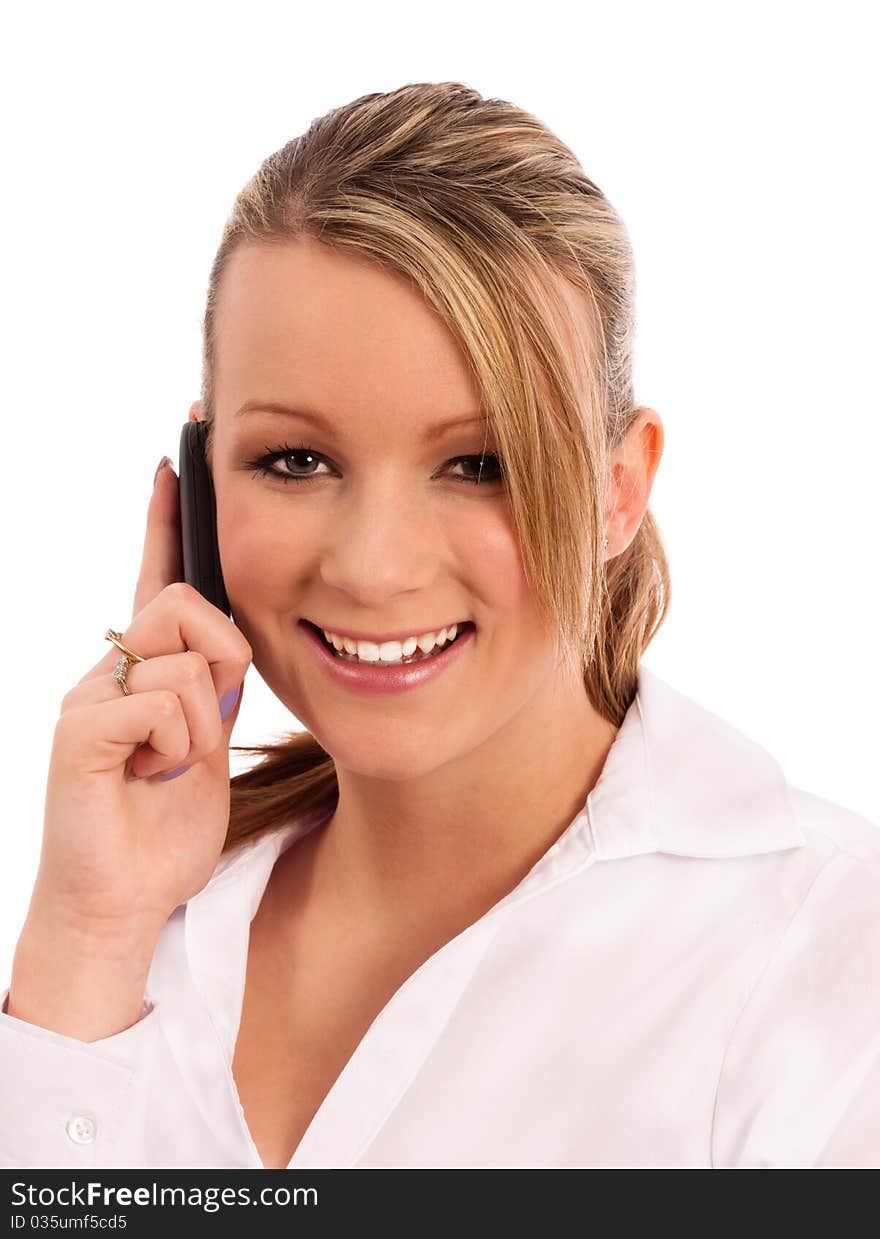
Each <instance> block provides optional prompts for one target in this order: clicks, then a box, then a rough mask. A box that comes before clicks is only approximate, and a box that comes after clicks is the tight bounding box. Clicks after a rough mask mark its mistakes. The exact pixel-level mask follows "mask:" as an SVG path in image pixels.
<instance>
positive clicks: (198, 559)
mask: <svg viewBox="0 0 880 1239" xmlns="http://www.w3.org/2000/svg"><path fill="white" fill-rule="evenodd" d="M206 437H207V426H206V424H205V423H204V422H191V421H186V422H184V423H183V430H182V431H181V435H180V468H179V471H178V477H179V486H180V536H181V543H182V550H183V579H184V580H185V581H186V583H187V585H192V586H193V587H194V588H195V589H197V590H198V591H199V593H200V594H201V595H202V597H203V598H207V600H208V602H212V603H213V604H214V606H215V607H219V608H220V610H221V611H223V612H224V613H225V614H226V615H228V616H229V617H230V619H231V618H232V608H231V607H230V605H229V599H228V598H227V596H226V586H225V584H224V583H223V569H222V568H221V566H220V547H219V546H218V543H217V502H216V498H215V495H214V483H213V481H212V480H211V471H210V470H209V468H208V462H207V460H206V459H205V439H206Z"/></svg>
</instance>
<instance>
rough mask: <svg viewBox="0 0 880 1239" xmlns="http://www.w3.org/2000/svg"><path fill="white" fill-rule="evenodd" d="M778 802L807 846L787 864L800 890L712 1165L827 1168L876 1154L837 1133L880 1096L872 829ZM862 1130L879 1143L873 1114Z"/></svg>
mask: <svg viewBox="0 0 880 1239" xmlns="http://www.w3.org/2000/svg"><path fill="white" fill-rule="evenodd" d="M787 792H788V796H789V800H790V803H791V808H792V810H793V812H794V814H795V816H796V819H797V823H798V826H799V828H800V830H801V832H802V834H803V837H804V844H803V845H802V846H801V847H800V848H796V849H794V850H792V851H791V852H789V853H788V857H789V863H790V864H793V865H796V866H799V873H800V877H801V878H802V882H800V883H798V886H799V889H798V897H797V899H796V900H792V901H791V905H790V906H789V908H788V910H787V916H786V919H785V920H784V921H783V923H781V924H780V925H778V926H777V929H776V932H775V934H774V941H773V943H772V946H771V950H770V952H769V955H768V957H767V958H766V960H765V961H764V963H763V965H762V967H761V968H760V970H759V972H758V974H757V976H756V978H755V980H754V984H753V986H752V988H751V990H750V992H749V994H748V995H747V997H746V1000H745V1003H744V1005H743V1006H742V1007H741V1008H740V1010H739V1013H738V1015H737V1018H736V1020H735V1023H734V1025H733V1027H732V1030H731V1034H730V1038H729V1041H728V1044H727V1048H726V1051H725V1055H724V1059H723V1063H722V1068H721V1072H720V1078H719V1082H718V1092H717V1097H716V1110H715V1118H714V1123H713V1164H714V1165H721V1166H738V1167H760V1166H770V1167H812V1166H817V1165H834V1164H836V1162H835V1161H834V1160H833V1158H834V1157H836V1156H837V1151H836V1148H835V1143H834V1142H835V1141H839V1142H840V1144H839V1146H837V1147H839V1149H840V1150H841V1155H842V1151H843V1149H844V1147H845V1148H846V1150H847V1152H846V1156H848V1157H860V1158H865V1157H870V1156H876V1155H877V1154H876V1148H877V1147H880V1146H876V1144H875V1152H874V1154H872V1153H871V1152H870V1149H869V1146H868V1145H866V1144H864V1141H862V1145H863V1146H864V1147H858V1142H859V1139H861V1137H857V1136H856V1135H855V1132H856V1128H855V1126H851V1127H847V1126H846V1124H847V1123H851V1124H855V1122H856V1119H855V1118H852V1119H850V1118H847V1117H846V1116H847V1115H856V1114H857V1112H858V1107H859V1105H860V1101H859V1099H860V1098H864V1096H865V1091H866V1090H870V1089H872V1088H873V1089H874V1090H875V1096H876V1095H878V1093H880V986H878V985H877V980H876V979H877V975H878V972H880V828H878V827H877V826H876V825H875V824H874V823H873V822H872V821H871V820H870V819H868V818H865V817H863V816H862V815H861V814H859V813H855V812H853V811H852V810H850V809H846V808H844V807H843V806H842V805H839V804H835V803H834V802H832V801H829V800H826V799H825V798H824V797H821V796H818V795H815V794H813V793H810V792H806V791H804V790H803V789H801V788H796V787H791V786H789V787H788V788H787ZM871 1081H875V1083H874V1084H871ZM878 1099H880V1097H878ZM861 1130H862V1128H861V1127H860V1128H859V1131H861ZM868 1130H869V1131H870V1140H872V1141H874V1142H876V1141H877V1140H880V1110H878V1112H877V1113H876V1115H875V1117H874V1119H873V1120H872V1123H871V1125H870V1127H869V1129H868ZM858 1164H862V1163H861V1162H859V1163H858ZM865 1164H867V1163H865ZM872 1164H873V1163H872Z"/></svg>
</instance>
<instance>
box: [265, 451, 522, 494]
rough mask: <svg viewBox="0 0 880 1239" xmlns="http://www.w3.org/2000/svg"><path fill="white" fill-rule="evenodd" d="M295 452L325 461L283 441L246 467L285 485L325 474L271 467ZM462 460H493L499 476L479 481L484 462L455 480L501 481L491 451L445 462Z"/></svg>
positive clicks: (471, 482)
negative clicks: (476, 472)
mask: <svg viewBox="0 0 880 1239" xmlns="http://www.w3.org/2000/svg"><path fill="white" fill-rule="evenodd" d="M297 452H306V453H308V455H310V456H313V457H315V459H317V460H319V461H321V462H323V463H324V464H326V463H327V460H326V457H324V456H323V455H322V454H321V453H320V452H316V451H315V450H314V448H311V447H309V446H308V445H307V444H305V443H301V444H297V445H295V446H294V447H290V446H289V445H288V444H286V443H285V444H284V446H283V447H278V448H274V449H273V448H270V447H268V446H267V447H266V455H265V456H257V457H255V458H254V459H253V460H248V461H246V462H245V464H246V467H247V468H248V469H251V470H252V471H253V472H254V473H260V474H262V475H264V476H266V477H271V478H277V479H279V480H280V481H282V482H283V483H284V484H285V486H286V485H287V483H288V482H296V483H300V482H312V481H314V480H315V479H316V478H318V477H326V476H327V475H326V474H320V473H317V474H316V473H303V474H295V473H279V472H278V470H277V469H273V468H272V465H273V464H274V463H275V461H276V460H282V459H283V458H284V457H285V456H293V455H295V454H296V453H297ZM462 460H468V461H483V462H485V461H494V462H495V467H497V469H498V470H499V472H500V473H501V476H499V477H497V478H492V477H490V478H489V479H488V480H487V481H483V482H481V481H480V480H479V479H480V477H481V476H482V473H483V471H484V469H485V464H484V467H483V469H480V472H479V475H478V477H476V478H462V477H459V478H456V479H455V480H456V481H457V482H463V483H464V484H465V485H466V486H473V487H477V486H487V485H489V484H491V483H493V482H494V483H496V484H497V483H500V482H502V481H503V471H502V470H501V462H500V460H499V458H498V456H496V455H495V454H494V453H493V452H484V453H482V454H481V455H477V456H453V457H452V459H451V460H449V461H447V464H450V465H455V464H458V463H459V461H462Z"/></svg>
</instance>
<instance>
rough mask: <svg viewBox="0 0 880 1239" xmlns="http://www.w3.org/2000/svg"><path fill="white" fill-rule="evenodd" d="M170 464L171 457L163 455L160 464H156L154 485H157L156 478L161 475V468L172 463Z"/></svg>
mask: <svg viewBox="0 0 880 1239" xmlns="http://www.w3.org/2000/svg"><path fill="white" fill-rule="evenodd" d="M170 464H171V457H170V456H163V457H162V459H161V460H160V461H159V463H158V465H156V472H155V473H154V474H153V485H154V486H155V485H156V478H157V477H158V476H159V473H160V472H161V470H162V469H164V468H165V466H166V465H170Z"/></svg>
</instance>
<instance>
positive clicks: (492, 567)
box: [457, 512, 533, 620]
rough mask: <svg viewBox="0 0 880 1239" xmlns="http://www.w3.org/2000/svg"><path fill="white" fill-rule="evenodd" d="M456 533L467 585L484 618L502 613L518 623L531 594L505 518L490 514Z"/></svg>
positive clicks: (523, 565) (509, 524)
mask: <svg viewBox="0 0 880 1239" xmlns="http://www.w3.org/2000/svg"><path fill="white" fill-rule="evenodd" d="M460 532H461V536H460V537H459V539H458V542H457V545H458V546H459V547H460V548H461V550H462V557H463V559H464V560H466V562H467V565H468V574H467V575H468V582H469V584H470V585H471V587H472V588H474V589H475V590H477V591H478V594H479V598H480V601H481V602H482V603H483V605H484V606H485V608H486V611H487V619H490V618H492V617H493V615H501V614H505V613H506V614H508V615H512V616H513V615H515V616H516V617H517V619H518V620H521V619H522V618H523V617H524V615H525V613H526V612H528V610H529V609H530V607H531V606H532V605H533V595H532V590H531V587H530V585H529V581H528V577H527V576H526V570H525V564H524V562H523V558H522V552H521V550H520V547H519V542H518V541H517V538H516V533H515V531H514V528H513V523H512V521H511V519H510V517H509V515H508V514H507V513H506V512H505V513H501V512H499V513H497V514H493V515H492V516H491V517H489V518H486V519H483V520H482V521H474V522H473V523H472V525H471V526H470V528H468V529H466V530H462V531H460ZM478 618H479V617H478Z"/></svg>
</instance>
